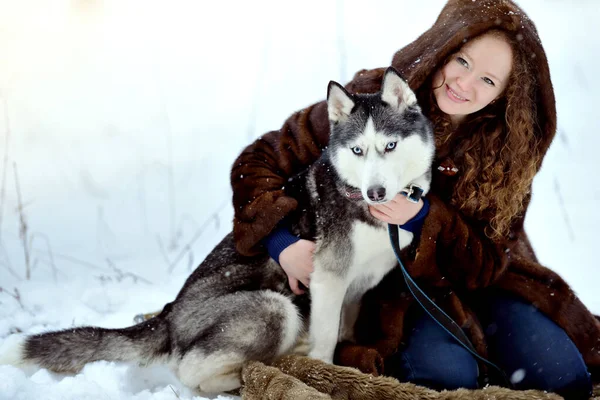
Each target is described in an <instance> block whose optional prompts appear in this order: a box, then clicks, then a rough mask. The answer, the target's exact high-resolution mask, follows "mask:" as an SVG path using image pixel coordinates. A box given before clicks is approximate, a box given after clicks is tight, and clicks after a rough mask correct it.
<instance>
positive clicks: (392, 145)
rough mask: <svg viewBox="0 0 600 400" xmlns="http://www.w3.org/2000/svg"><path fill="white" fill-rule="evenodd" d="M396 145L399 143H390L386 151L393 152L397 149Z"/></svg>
mask: <svg viewBox="0 0 600 400" xmlns="http://www.w3.org/2000/svg"><path fill="white" fill-rule="evenodd" d="M396 143H398V142H389V143H388V144H387V146H385V150H386V151H392V150H394V149H395V148H396Z"/></svg>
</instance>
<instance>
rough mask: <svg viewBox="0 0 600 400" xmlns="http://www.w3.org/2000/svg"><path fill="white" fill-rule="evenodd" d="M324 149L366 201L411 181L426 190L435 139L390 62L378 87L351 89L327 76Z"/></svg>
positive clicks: (380, 198) (385, 195) (384, 199)
mask: <svg viewBox="0 0 600 400" xmlns="http://www.w3.org/2000/svg"><path fill="white" fill-rule="evenodd" d="M327 106H328V113H329V121H330V127H331V136H330V140H329V147H328V152H329V154H330V157H331V160H332V164H333V167H334V168H335V169H336V172H337V173H338V175H339V176H340V177H341V179H342V180H343V184H344V185H348V186H350V187H354V188H357V189H359V190H360V192H361V194H362V197H363V198H364V200H366V201H367V202H368V203H370V204H377V203H385V202H387V201H389V200H391V199H392V198H393V197H394V196H395V195H396V194H398V193H399V192H400V191H402V189H404V188H405V187H406V186H408V185H410V184H411V183H414V184H417V185H419V186H420V187H421V188H422V189H423V190H424V192H427V191H428V190H429V184H430V180H431V173H430V170H431V162H432V160H433V153H434V150H435V144H434V140H433V130H432V127H431V123H430V122H429V120H428V119H427V118H426V117H425V116H424V115H423V113H422V112H421V109H420V107H419V105H418V104H417V98H416V96H415V94H414V92H413V91H412V90H411V89H410V87H409V86H408V84H407V83H406V82H405V81H404V80H403V79H402V77H400V75H399V74H398V72H396V70H394V69H393V68H388V69H387V71H386V72H385V75H384V78H383V84H382V87H381V91H380V92H379V93H376V94H355V95H353V94H350V93H348V92H347V91H346V90H345V89H344V88H343V87H342V86H341V85H340V84H339V83H337V82H333V81H331V82H329V87H328V90H327Z"/></svg>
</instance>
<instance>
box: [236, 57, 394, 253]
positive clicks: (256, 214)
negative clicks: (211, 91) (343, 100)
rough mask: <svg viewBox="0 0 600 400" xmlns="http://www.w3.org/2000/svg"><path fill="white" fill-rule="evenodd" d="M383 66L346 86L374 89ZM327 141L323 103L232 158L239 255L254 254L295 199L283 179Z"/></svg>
mask: <svg viewBox="0 0 600 400" xmlns="http://www.w3.org/2000/svg"><path fill="white" fill-rule="evenodd" d="M384 71H385V69H384V68H378V69H374V70H369V71H367V70H362V71H359V72H358V73H357V74H356V75H355V77H354V79H353V80H352V81H351V82H349V83H348V84H347V85H346V88H347V89H348V90H349V91H351V92H354V93H375V92H377V91H378V90H379V89H380V87H381V80H382V77H383V73H384ZM328 142H329V118H328V116H327V102H325V101H322V102H320V103H316V104H314V105H312V106H310V107H307V108H305V109H304V110H302V111H299V112H297V113H295V114H293V115H292V116H291V117H290V118H288V119H287V120H286V121H285V123H284V125H283V127H282V128H281V129H280V130H278V131H272V132H269V133H266V134H264V135H263V136H261V137H260V138H258V139H257V140H256V141H255V142H254V143H252V144H251V145H250V146H248V147H246V148H245V149H244V150H243V151H242V153H241V154H240V156H239V157H238V158H237V159H236V160H235V162H234V164H233V167H232V170H231V176H230V178H231V186H232V189H233V209H234V224H233V236H234V240H235V244H236V248H237V250H238V252H240V254H243V255H246V256H252V255H256V254H258V253H260V252H263V251H264V249H263V248H262V245H261V244H260V241H261V240H262V239H263V238H264V237H266V236H267V235H268V234H269V233H270V232H271V231H272V230H273V228H274V227H275V225H277V223H278V222H279V221H280V220H281V219H283V217H285V216H286V215H287V214H289V213H290V212H291V211H293V210H294V209H296V207H297V206H298V202H297V200H296V199H294V198H292V197H289V196H286V194H285V192H284V190H285V189H284V188H285V185H286V183H287V181H288V179H289V178H290V177H291V176H293V175H296V174H298V173H300V172H302V171H303V170H304V169H305V168H307V167H308V166H309V165H310V164H312V163H313V162H315V161H316V160H317V159H318V158H319V156H320V155H321V153H322V151H323V149H324V148H325V146H327V143H328Z"/></svg>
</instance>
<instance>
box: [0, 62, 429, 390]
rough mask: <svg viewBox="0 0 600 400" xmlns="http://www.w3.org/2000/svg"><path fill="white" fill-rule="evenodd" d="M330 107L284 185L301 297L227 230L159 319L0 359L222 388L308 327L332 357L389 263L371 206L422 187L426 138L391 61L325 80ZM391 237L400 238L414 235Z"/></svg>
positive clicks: (9, 345)
mask: <svg viewBox="0 0 600 400" xmlns="http://www.w3.org/2000/svg"><path fill="white" fill-rule="evenodd" d="M327 103H328V112H329V119H330V126H331V138H330V143H329V146H328V148H327V149H326V150H325V151H324V152H323V155H322V157H321V158H320V159H319V160H318V161H317V162H316V163H315V164H313V165H312V166H311V167H310V168H309V169H308V170H307V172H306V173H304V174H301V175H300V176H298V177H296V178H295V179H293V180H292V182H290V185H289V188H288V189H287V190H289V191H290V194H291V195H293V196H295V197H297V198H299V199H301V201H300V204H301V206H300V207H299V210H298V211H297V212H296V213H295V214H294V215H292V216H290V218H289V223H290V224H291V229H292V231H293V232H294V233H296V234H298V235H299V236H301V237H303V238H306V239H310V240H314V241H315V242H316V251H315V254H314V272H313V273H312V275H311V280H310V294H305V295H302V296H296V295H294V294H293V293H292V292H291V291H290V289H289V287H288V285H287V277H286V275H285V273H284V272H283V270H282V269H281V267H280V266H279V265H278V264H277V263H276V262H275V261H274V260H272V259H271V258H269V257H268V256H258V257H243V256H241V255H239V254H238V253H237V252H236V251H235V247H234V243H233V239H232V235H231V234H229V235H227V236H226V237H225V238H224V239H223V241H222V242H221V243H220V244H219V245H217V247H216V248H215V249H214V250H213V251H212V252H211V253H210V254H209V255H208V256H207V257H206V259H205V260H204V261H203V262H202V263H201V264H200V265H199V266H198V268H196V270H195V271H194V272H193V273H192V275H191V276H190V277H189V278H188V280H187V281H186V283H185V285H184V286H183V288H182V289H181V291H180V292H179V294H178V295H177V298H176V299H175V300H174V301H173V302H171V303H169V304H167V305H166V306H165V308H164V309H163V311H162V312H161V313H160V314H159V315H158V316H156V317H154V318H152V319H150V320H148V321H145V322H142V323H140V324H138V325H135V326H132V327H129V328H124V329H104V328H96V327H82V328H74V329H67V330H63V331H57V332H48V333H42V334H39V335H33V336H27V337H19V338H16V339H13V340H7V341H5V344H4V346H3V354H0V364H1V363H10V364H13V365H24V364H36V365H39V366H40V367H43V368H48V369H50V370H53V371H57V372H76V371H78V370H79V369H81V368H82V367H83V366H84V365H85V364H86V363H89V362H92V361H97V360H107V361H130V362H138V363H142V364H147V363H151V362H160V363H166V364H168V365H170V366H171V367H172V368H173V370H174V371H175V373H176V374H177V375H178V377H179V378H180V379H181V381H182V382H183V383H184V384H186V385H188V386H190V387H192V388H196V389H198V390H199V391H203V392H221V391H227V390H232V389H235V388H237V387H239V386H240V385H241V382H240V371H241V367H242V365H243V363H244V362H245V361H247V360H261V361H266V362H268V361H269V360H272V359H273V358H275V357H277V356H279V355H282V354H286V353H289V352H292V351H293V350H294V348H295V346H297V344H298V342H299V338H300V337H301V336H302V334H303V333H305V332H306V330H307V329H308V333H309V342H308V344H309V350H308V354H309V356H311V357H315V358H318V359H321V360H323V361H326V362H329V363H331V362H332V358H333V353H334V349H335V346H336V343H337V342H338V340H342V339H345V340H352V332H353V328H354V323H355V321H356V317H357V315H358V310H359V307H360V300H361V297H362V296H363V294H364V293H365V292H366V291H367V290H369V289H371V288H372V287H374V286H375V285H376V284H377V283H378V282H380V281H381V279H382V278H383V277H384V275H386V274H387V273H388V272H389V271H390V270H391V269H392V268H394V266H395V265H396V259H395V256H394V253H393V251H392V248H391V245H390V243H389V238H388V232H387V224H385V223H383V222H381V221H379V220H377V219H375V218H374V217H373V216H372V215H371V214H370V213H369V210H368V205H369V204H381V203H385V202H387V201H389V200H391V199H392V198H393V197H394V196H395V195H396V194H397V193H399V192H401V191H402V190H403V189H404V188H405V187H407V186H408V185H409V184H411V183H412V184H417V185H418V186H420V187H421V188H422V189H423V190H424V192H425V193H426V192H427V191H428V189H429V185H430V179H431V175H430V170H431V162H432V158H433V152H434V142H433V133H432V129H431V125H430V123H429V121H428V120H427V119H426V118H425V116H424V115H423V114H422V113H421V110H420V108H419V106H418V105H417V101H416V97H415V95H414V93H413V92H412V91H411V89H410V88H409V87H408V85H407V84H406V83H405V82H404V81H403V80H402V78H401V77H400V76H399V75H398V74H397V72H396V71H394V70H393V69H391V68H390V69H388V70H387V71H386V73H385V77H384V81H383V86H382V90H381V92H379V93H377V94H373V95H351V94H349V93H348V92H346V90H344V88H343V87H342V86H340V85H339V84H337V83H335V82H330V84H329V88H328V96H327ZM303 198H304V200H302V199H303ZM400 238H401V243H402V245H403V246H406V245H408V244H409V243H410V242H411V240H412V233H410V232H407V231H403V230H401V236H400Z"/></svg>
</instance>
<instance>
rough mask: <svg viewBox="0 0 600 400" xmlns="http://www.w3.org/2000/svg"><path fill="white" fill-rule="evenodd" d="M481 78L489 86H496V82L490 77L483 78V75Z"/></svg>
mask: <svg viewBox="0 0 600 400" xmlns="http://www.w3.org/2000/svg"><path fill="white" fill-rule="evenodd" d="M482 79H483V81H484V82H485V83H487V84H488V85H490V86H496V84H495V83H494V81H493V80H491V79H490V78H485V77H484V78H482Z"/></svg>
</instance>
